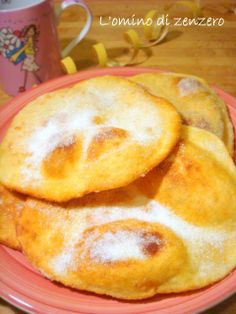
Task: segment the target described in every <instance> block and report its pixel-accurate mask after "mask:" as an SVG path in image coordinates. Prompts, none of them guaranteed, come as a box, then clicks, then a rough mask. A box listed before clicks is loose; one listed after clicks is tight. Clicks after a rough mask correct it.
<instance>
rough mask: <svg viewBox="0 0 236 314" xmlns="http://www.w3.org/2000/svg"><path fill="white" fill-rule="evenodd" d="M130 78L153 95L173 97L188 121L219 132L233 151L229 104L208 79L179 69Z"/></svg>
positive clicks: (231, 152) (184, 119)
mask: <svg viewBox="0 0 236 314" xmlns="http://www.w3.org/2000/svg"><path fill="white" fill-rule="evenodd" d="M130 79H131V80H132V81H134V82H136V83H139V84H141V85H142V86H143V87H145V88H146V89H147V90H148V91H149V92H151V93H152V94H153V95H156V96H159V97H164V98H165V99H167V100H169V101H170V102H171V103H172V104H173V105H174V106H175V107H176V109H177V110H178V112H179V113H180V114H181V116H182V119H183V122H184V123H185V124H186V125H190V126H195V127H198V128H201V129H205V130H207V131H210V132H212V133H214V134H215V135H217V136H218V137H219V138H220V139H222V140H223V142H224V143H225V145H226V147H227V149H228V151H229V152H230V154H231V156H232V155H233V153H234V134H233V127H232V123H231V120H230V117H229V114H228V111H227V108H226V106H225V103H224V101H223V100H222V99H221V98H219V97H218V96H217V94H216V93H215V92H214V91H213V89H212V88H210V86H209V85H208V84H207V82H206V81H204V80H203V79H201V78H198V77H195V76H190V75H186V74H178V73H144V74H139V75H136V76H133V77H131V78H130Z"/></svg>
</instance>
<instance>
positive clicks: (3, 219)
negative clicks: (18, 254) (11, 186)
mask: <svg viewBox="0 0 236 314" xmlns="http://www.w3.org/2000/svg"><path fill="white" fill-rule="evenodd" d="M25 199H26V198H25V197H24V196H23V195H20V194H19V193H14V192H11V191H9V190H7V189H6V188H4V187H3V186H2V185H1V184H0V243H1V244H4V245H6V246H9V247H11V248H13V249H17V250H20V244H19V241H18V239H17V235H16V222H17V219H18V217H19V214H20V212H21V210H22V208H23V205H24V202H25Z"/></svg>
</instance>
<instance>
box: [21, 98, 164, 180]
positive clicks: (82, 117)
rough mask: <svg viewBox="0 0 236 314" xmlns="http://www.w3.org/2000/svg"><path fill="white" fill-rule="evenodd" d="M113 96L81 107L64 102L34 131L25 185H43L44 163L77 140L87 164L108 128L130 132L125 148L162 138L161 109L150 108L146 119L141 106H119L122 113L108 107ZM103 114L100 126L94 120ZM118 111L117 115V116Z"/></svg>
mask: <svg viewBox="0 0 236 314" xmlns="http://www.w3.org/2000/svg"><path fill="white" fill-rule="evenodd" d="M112 95H113V94H112V93H111V96H109V97H108V96H107V95H102V96H101V97H100V98H101V102H99V99H100V98H96V99H93V98H91V103H89V99H86V97H85V100H84V102H83V103H82V104H81V106H79V105H78V102H79V100H78V99H74V98H73V97H71V98H70V97H69V96H68V98H67V99H64V101H65V103H66V104H65V108H63V109H58V110H57V111H56V112H54V113H53V114H51V115H49V117H48V118H47V119H46V120H45V121H43V123H42V124H41V125H37V126H35V127H34V128H33V130H32V135H31V136H30V137H29V138H26V140H25V142H24V150H25V152H26V153H27V154H28V157H27V158H26V159H25V162H24V164H23V165H22V168H21V174H22V176H23V178H24V179H23V182H22V183H23V185H24V184H26V185H27V184H29V182H30V183H31V184H33V185H37V184H39V183H40V180H41V179H42V173H41V167H40V165H41V163H42V161H43V160H44V159H45V158H46V157H47V156H48V155H49V154H50V153H51V152H52V151H54V149H56V148H57V147H62V146H63V145H67V144H68V143H70V142H71V141H72V140H74V139H76V138H80V139H81V140H82V156H81V157H82V160H85V159H86V156H87V151H88V147H89V145H90V143H91V142H92V140H93V138H94V137H96V135H97V134H99V133H100V132H101V131H102V130H103V129H104V128H119V129H121V130H124V131H126V132H127V134H128V137H127V139H126V140H124V145H126V144H127V143H128V142H132V141H134V142H136V143H139V144H140V145H149V144H150V143H152V142H153V141H155V140H157V139H158V138H159V137H160V136H161V134H162V127H161V121H159V122H160V123H158V127H157V119H158V118H157V117H158V108H157V107H155V106H150V108H149V111H150V113H149V114H148V115H147V118H145V117H144V114H143V109H142V108H139V107H138V106H137V107H136V108H130V109H129V110H127V108H126V104H125V103H123V104H119V106H118V108H119V110H117V109H116V108H114V106H113V105H112V106H108V105H107V102H108V100H107V99H109V101H111V102H112V100H111V99H110V97H112ZM107 97H108V98H107ZM113 101H114V99H113ZM102 107H104V108H102ZM102 110H103V111H102ZM101 111H102V112H103V114H104V117H103V121H102V123H101V124H97V123H95V121H94V120H95V119H94V118H95V117H99V115H101ZM114 111H115V114H113V113H114ZM137 126H138V128H137Z"/></svg>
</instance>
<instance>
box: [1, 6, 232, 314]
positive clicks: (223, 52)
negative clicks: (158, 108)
mask: <svg viewBox="0 0 236 314" xmlns="http://www.w3.org/2000/svg"><path fill="white" fill-rule="evenodd" d="M55 2H56V5H57V6H58V5H59V3H60V1H57V0H56V1H55ZM171 2H173V1H164V0H162V1H157V0H119V1H112V0H87V3H88V5H89V6H90V8H91V11H92V13H93V17H94V21H93V25H92V28H91V31H90V32H89V34H88V35H87V37H86V38H85V39H84V40H83V41H82V42H81V43H80V44H79V45H78V46H77V47H75V48H74V50H73V51H72V52H71V54H70V55H71V56H72V58H73V59H74V60H75V62H76V64H77V67H78V70H81V69H87V68H90V67H93V66H96V62H95V60H94V57H93V53H92V49H91V46H92V45H93V44H95V43H97V42H103V44H104V45H105V46H106V48H107V49H108V54H109V56H110V57H112V58H119V59H120V60H123V59H124V58H125V54H126V53H127V50H128V45H127V44H126V43H125V41H124V39H123V35H122V33H123V32H124V31H125V30H127V27H111V26H101V25H100V24H99V18H100V16H102V17H103V18H104V19H106V18H107V17H108V16H112V17H126V18H128V17H130V16H131V15H132V14H135V15H136V17H143V16H144V15H145V14H146V13H147V12H148V11H149V10H152V9H160V10H161V8H162V6H163V5H166V4H167V3H171ZM222 2H224V1H223V0H217V1H201V3H202V4H203V6H205V9H204V10H203V13H204V16H212V17H223V18H224V19H225V24H224V25H223V26H222V27H199V26H198V27H197V26H188V27H171V29H170V32H169V34H168V36H167V38H166V39H165V40H164V41H163V42H162V43H161V44H159V45H156V46H155V47H152V48H151V49H150V50H149V51H148V54H149V56H148V58H147V59H146V60H145V62H143V63H142V64H140V65H139V66H145V67H157V68H160V69H167V70H170V71H176V72H182V73H190V74H194V75H198V76H201V77H203V78H205V79H206V80H207V81H208V82H209V83H210V84H214V85H217V86H218V87H220V88H222V89H224V90H225V91H226V92H229V93H230V94H232V95H234V96H236V78H235V74H236V15H235V14H233V13H232V12H227V10H226V9H225V8H224V7H223V6H222V5H221V3H222ZM231 3H232V7H235V8H236V1H234V0H233V1H231ZM175 14H178V15H179V16H180V15H181V16H189V17H190V16H191V14H190V13H189V12H188V10H187V9H183V8H182V9H176V12H175ZM84 20H85V17H84V13H83V11H82V10H81V9H76V8H75V7H72V8H71V9H68V11H66V12H64V13H63V14H62V21H61V23H60V25H59V28H58V30H59V38H60V41H61V46H62V47H64V46H65V45H66V44H67V43H68V42H69V41H70V40H71V38H73V37H74V36H75V35H76V34H77V33H78V32H79V30H80V28H81V26H82V24H83V21H84ZM136 30H137V31H138V32H139V33H140V34H141V35H142V29H139V28H136ZM9 99H10V96H8V95H6V94H5V93H4V92H3V91H2V90H0V104H3V103H4V102H6V101H7V100H9ZM11 310H12V311H13V312H9V313H22V312H19V311H17V310H16V309H14V308H12V307H9V306H8V305H6V303H5V302H2V303H1V305H0V314H5V313H8V312H7V311H11ZM205 313H207V314H213V313H214V314H226V313H227V314H234V313H236V296H232V297H231V298H229V299H228V300H226V301H225V302H223V303H221V304H220V305H217V306H216V307H214V308H213V309H211V310H208V311H206V312H205ZM49 314H50V313H49Z"/></svg>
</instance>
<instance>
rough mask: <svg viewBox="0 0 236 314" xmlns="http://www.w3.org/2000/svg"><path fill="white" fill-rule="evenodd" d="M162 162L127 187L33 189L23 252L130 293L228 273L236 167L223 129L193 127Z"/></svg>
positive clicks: (73, 283)
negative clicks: (60, 196) (71, 193)
mask: <svg viewBox="0 0 236 314" xmlns="http://www.w3.org/2000/svg"><path fill="white" fill-rule="evenodd" d="M199 143H200V144H199ZM206 143H208V144H207V145H206ZM207 158H208V159H209V160H210V162H209V161H208V162H207V163H206V164H205V162H206V161H207ZM163 163H167V162H166V161H164V162H163ZM163 163H162V164H161V165H160V166H159V167H160V169H161V170H159V173H158V170H156V169H155V170H153V171H152V172H151V173H149V174H147V175H146V176H145V177H144V178H141V179H140V180H138V181H136V182H135V183H133V184H131V185H129V186H127V187H125V188H120V189H116V190H112V191H105V192H101V193H93V194H90V195H87V196H85V197H83V198H80V199H77V200H73V201H70V202H67V203H63V204H62V203H61V204H56V203H48V202H44V201H39V200H33V199H29V200H28V201H27V202H26V206H25V208H24V210H23V211H22V213H21V216H20V220H19V224H18V228H17V231H18V236H19V241H20V243H21V246H22V249H23V252H24V253H25V254H26V256H28V258H29V260H30V261H31V262H32V263H33V265H34V266H35V267H36V268H37V269H39V270H40V271H41V272H42V273H43V274H44V275H45V276H47V277H48V278H50V279H51V280H56V281H59V282H61V283H63V284H65V285H67V286H70V287H73V288H77V289H82V290H87V291H92V292H96V293H98V294H106V295H110V296H113V297H116V298H121V299H143V298H147V297H151V296H153V295H155V294H156V293H171V292H183V291H189V290H193V289H197V288H201V287H205V286H207V285H209V284H211V283H214V282H215V281H217V280H219V279H221V278H223V277H224V276H226V275H227V274H228V273H230V272H231V271H232V270H233V268H234V267H235V266H236V249H235V248H236V228H235V227H236V200H235V188H236V174H235V172H236V170H235V166H234V164H233V163H232V160H231V158H230V156H229V154H228V152H227V150H226V149H225V147H224V145H223V144H222V143H221V141H220V140H219V139H218V138H217V137H216V136H215V135H213V134H211V133H209V132H207V131H204V130H200V129H195V128H191V127H185V128H184V131H183V134H182V139H181V142H180V144H179V145H178V146H177V147H176V149H175V151H174V152H173V154H172V155H171V156H170V157H169V158H168V163H167V164H166V165H164V166H163ZM210 163H212V167H210ZM172 165H173V166H172ZM159 167H157V168H159ZM172 167H173V169H172ZM213 168H214V170H215V171H216V174H218V175H219V178H217V175H216V174H215V172H213ZM162 171H164V174H165V175H164V174H163V173H162ZM212 175H213V179H211V176H212ZM155 176H160V177H161V178H160V179H156V177H155ZM166 177H167V179H166ZM165 180H166V181H165ZM213 180H215V185H213ZM171 181H173V183H172V184H171V183H170V182H171ZM193 182H194V184H193ZM162 185H163V186H162ZM219 186H221V187H222V190H221V191H219ZM155 187H156V188H155ZM195 187H196V188H195ZM203 187H204V190H203ZM175 190H177V191H178V195H179V194H181V193H182V195H181V200H180V199H177V197H176V195H177V193H175ZM211 191H212V192H211ZM233 192H234V193H233ZM218 193H219V194H220V195H218ZM221 193H222V194H224V195H225V196H224V197H223V196H221ZM197 200H198V206H197ZM181 202H182V203H181ZM191 202H193V205H191ZM218 203H219V204H218ZM181 204H182V207H181ZM220 209H221V210H220ZM198 213H199V214H198Z"/></svg>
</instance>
